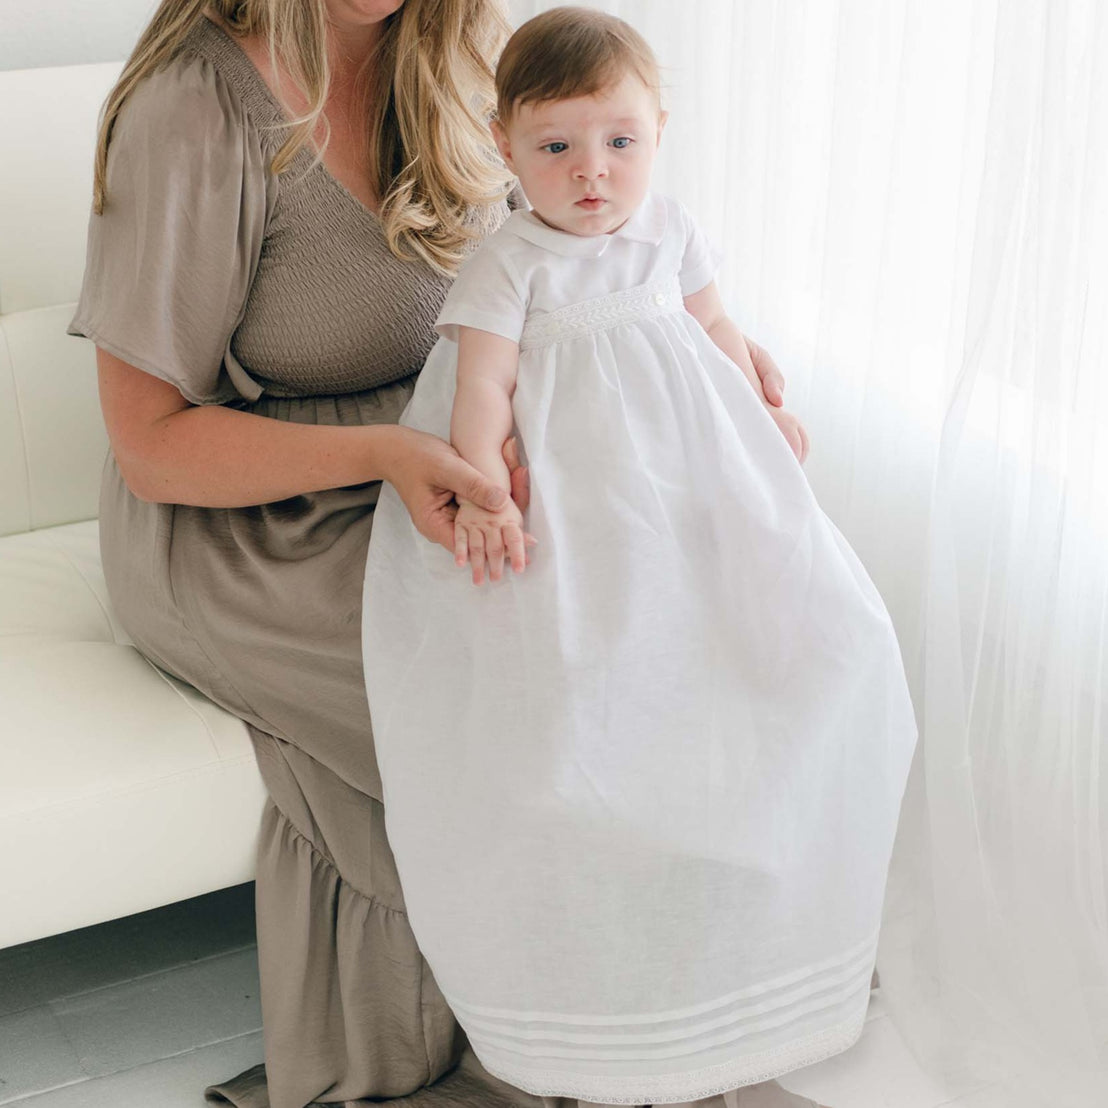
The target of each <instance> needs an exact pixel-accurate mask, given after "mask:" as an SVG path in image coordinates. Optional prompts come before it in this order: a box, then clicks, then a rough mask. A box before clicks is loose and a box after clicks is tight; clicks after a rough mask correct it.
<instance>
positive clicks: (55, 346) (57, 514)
mask: <svg viewBox="0 0 1108 1108" xmlns="http://www.w3.org/2000/svg"><path fill="white" fill-rule="evenodd" d="M72 315H73V305H72V304H59V305H55V306H54V307H50V308H36V309H33V310H30V311H26V312H14V313H13V314H11V315H3V316H0V535H5V534H11V533H13V532H17V531H28V530H31V529H32V528H36V527H52V526H54V525H55V524H58V523H74V522H76V521H78V520H83V519H92V518H94V517H95V516H96V514H97V500H98V496H99V488H100V470H101V468H102V467H103V463H104V457H105V456H106V454H107V452H108V436H107V433H106V432H105V430H104V421H103V419H102V418H101V416H100V401H99V398H98V395H97V388H96V350H95V347H93V345H92V343H91V342H89V341H88V340H87V339H78V338H72V337H71V336H69V335H67V334H66V333H65V327H66V324H67V323H68V322H69V320H70V318H71V317H72Z"/></svg>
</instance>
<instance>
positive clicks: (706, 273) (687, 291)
mask: <svg viewBox="0 0 1108 1108" xmlns="http://www.w3.org/2000/svg"><path fill="white" fill-rule="evenodd" d="M677 210H678V217H679V219H680V221H681V226H682V228H683V229H684V232H685V251H684V254H683V256H682V258H681V269H680V272H679V273H678V279H679V280H680V282H681V295H682V296H691V295H692V294H693V293H694V292H699V291H700V290H701V289H702V288H704V287H705V286H706V285H708V284H709V283H710V282H711V281H712V280H713V279H714V277H715V275H716V270H717V269H719V263H720V262H721V261H722V260H723V254H722V252H721V251H720V250H719V249H718V248H717V247H716V246H714V245H713V244H712V243H711V242H710V241H709V240H708V236H707V235H705V234H704V232H703V231H702V230H701V229H700V226H699V224H698V223H697V222H696V220H694V219H693V217H692V216H691V215H690V214H689V212H688V210H687V209H686V208H685V206H684V205H683V204H677Z"/></svg>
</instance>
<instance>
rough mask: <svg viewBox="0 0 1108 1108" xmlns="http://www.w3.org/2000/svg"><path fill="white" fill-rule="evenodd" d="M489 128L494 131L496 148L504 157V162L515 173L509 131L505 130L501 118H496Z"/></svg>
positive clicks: (493, 136)
mask: <svg viewBox="0 0 1108 1108" xmlns="http://www.w3.org/2000/svg"><path fill="white" fill-rule="evenodd" d="M489 128H490V129H491V131H492V138H493V141H494V142H495V143H496V148H497V150H499V151H500V156H501V157H502V158H503V159H504V164H505V165H506V166H507V167H508V168H509V169H510V170H511V171H512V172H513V173H515V171H516V167H515V166H514V165H512V144H511V143H510V142H509V141H508V132H507V131H505V130H504V126H503V124H502V123H501V122H500V120H499V119H494V120H493V121H492V122H491V123H490V124H489Z"/></svg>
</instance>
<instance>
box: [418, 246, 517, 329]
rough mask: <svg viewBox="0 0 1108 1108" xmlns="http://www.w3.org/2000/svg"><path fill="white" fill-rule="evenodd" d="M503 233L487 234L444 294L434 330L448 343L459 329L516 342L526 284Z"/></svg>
mask: <svg viewBox="0 0 1108 1108" xmlns="http://www.w3.org/2000/svg"><path fill="white" fill-rule="evenodd" d="M510 241H511V239H510V238H509V237H508V236H507V233H506V232H504V231H498V232H496V233H495V234H493V235H490V236H489V238H487V239H486V240H485V241H484V242H483V243H482V244H481V245H480V246H479V247H478V248H477V249H476V250H475V251H474V252H473V253H472V254H471V255H470V256H469V257H468V258H467V259H466V261H465V262H464V263H463V264H462V267H461V268H460V269H459V270H458V276H457V277H456V278H455V279H454V283H453V284H452V285H451V286H450V291H449V292H448V293H447V294H446V300H445V301H444V302H443V306H442V310H441V311H440V312H439V317H438V319H437V320H435V330H437V331H438V332H439V334H440V335H445V336H446V337H447V338H448V339H450V340H451V341H452V342H457V341H458V328H459V327H476V328H477V329H478V330H481V331H491V332H492V333H493V334H494V335H503V336H504V338H506V339H511V340H512V341H513V342H518V341H519V337H520V335H522V334H523V324H524V321H525V320H526V318H527V302H528V294H527V287H526V282H525V281H524V279H523V277H522V275H521V274H520V272H519V269H518V267H517V266H516V264H515V263H514V261H513V260H512V258H511V256H510V254H509V253H508V252H507V251H506V250H505V249H503V246H504V245H505V243H506V242H510Z"/></svg>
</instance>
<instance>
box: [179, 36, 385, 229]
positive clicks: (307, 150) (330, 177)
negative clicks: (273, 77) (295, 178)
mask: <svg viewBox="0 0 1108 1108" xmlns="http://www.w3.org/2000/svg"><path fill="white" fill-rule="evenodd" d="M201 19H203V20H204V22H205V23H206V24H207V25H208V27H210V28H211V29H212V30H214V31H215V32H216V33H217V34H218V35H219V36H220V37H221V38H222V39H224V40H225V41H226V42H227V43H229V44H230V45H231V47H233V48H234V50H235V53H236V54H237V55H238V57H239V58H241V59H242V63H243V64H244V65H245V66H246V67H247V70H248V73H249V79H250V80H251V81H252V82H253V83H254V84H255V85H256V86H257V89H258V91H259V92H260V93H261V95H262V96H264V97H265V100H266V101H267V103H268V104H269V106H270V107H271V108H272V109H273V112H274V114H275V115H276V116H277V119H278V120H279V122H280V124H281V125H282V126H285V127H288V126H289V120H288V116H287V115H286V114H285V109H284V107H283V106H282V104H281V102H280V101H279V100H278V99H277V97H276V95H275V94H274V92H273V89H271V88H270V87H269V82H268V81H267V80H266V79H265V78H264V77H263V76H262V73H261V70H259V69H258V67H257V66H256V65H255V64H254V61H253V59H252V58H251V57H250V55H249V54H247V52H246V51H245V50H243V48H242V47H241V46H240V45H239V44H238V43H237V42H236V41H235V37H234V35H232V34H229V33H228V32H227V30H226V29H225V28H223V27H221V26H220V25H219V24H218V23H217V22H216V21H215V20H214V19H212V18H210V17H209V16H208V15H206V14H204V15H201ZM296 157H297V158H298V159H299V158H304V159H310V160H311V162H312V163H313V164H312V166H311V169H318V170H319V171H320V172H321V173H322V175H323V177H324V179H325V180H326V181H328V182H329V183H330V187H331V188H332V189H333V190H334V191H335V192H337V193H338V194H339V195H341V196H343V197H345V198H346V201H347V202H348V203H349V204H353V205H354V206H355V207H356V208H357V209H358V210H359V211H360V212H361V213H363V215H364V216H366V217H367V218H368V219H369V221H370V222H371V223H372V224H373V225H374V226H375V227H376V228H377V229H378V230H380V229H381V216H380V215H379V213H378V212H376V211H374V210H373V209H372V208H371V207H369V206H368V205H367V204H366V203H365V202H364V201H362V200H361V199H360V198H359V197H357V196H355V195H354V193H352V192H351V191H350V189H349V188H347V187H346V185H344V184H343V183H342V181H340V180H339V179H338V178H337V177H336V176H335V175H334V174H333V173H332V172H331V170H330V169H328V168H327V164H326V163H325V162H324V160H323V158H322V156H321V155H320V154H319V151H318V150H316V149H315V147H314V146H313V145H311V144H309V145H308V146H303V147H301V148H300V150H299V151H298V152H297V154H296ZM309 171H310V170H309Z"/></svg>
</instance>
